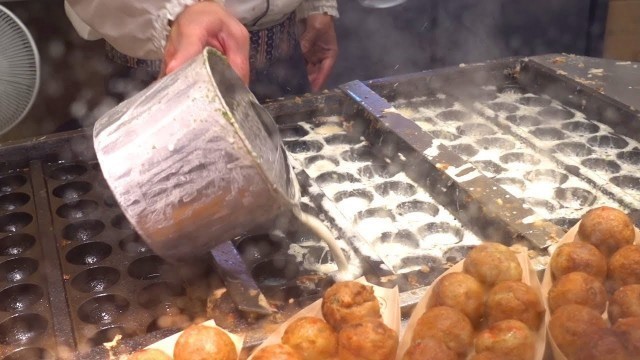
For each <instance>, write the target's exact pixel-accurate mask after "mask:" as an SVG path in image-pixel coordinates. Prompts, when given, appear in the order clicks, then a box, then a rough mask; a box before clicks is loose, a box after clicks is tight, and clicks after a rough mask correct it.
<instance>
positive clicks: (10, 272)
mask: <svg viewBox="0 0 640 360" xmlns="http://www.w3.org/2000/svg"><path fill="white" fill-rule="evenodd" d="M37 270H38V260H35V259H32V258H27V257H19V258H14V259H10V260H7V261H5V262H3V263H0V280H4V281H7V282H20V281H24V280H25V279H27V278H28V277H29V276H31V275H32V274H33V273H35V272H36V271H37Z"/></svg>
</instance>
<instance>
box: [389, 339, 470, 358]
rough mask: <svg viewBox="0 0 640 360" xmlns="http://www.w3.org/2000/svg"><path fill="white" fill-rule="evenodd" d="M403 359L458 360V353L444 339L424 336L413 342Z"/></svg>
mask: <svg viewBox="0 0 640 360" xmlns="http://www.w3.org/2000/svg"><path fill="white" fill-rule="evenodd" d="M402 360H458V355H457V354H456V353H455V352H453V351H451V350H450V349H449V348H448V347H447V346H446V345H445V344H444V343H443V342H442V341H440V340H436V339H434V338H424V339H422V340H420V341H417V342H415V343H413V344H411V346H410V347H409V349H407V352H406V353H404V356H403V357H402Z"/></svg>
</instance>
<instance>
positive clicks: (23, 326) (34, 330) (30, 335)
mask: <svg viewBox="0 0 640 360" xmlns="http://www.w3.org/2000/svg"><path fill="white" fill-rule="evenodd" d="M48 326H49V322H48V321H47V319H45V318H44V316H42V315H39V314H20V315H15V316H12V317H10V318H8V319H6V320H5V321H3V322H1V323H0V344H3V345H17V344H26V343H32V342H35V341H36V340H38V339H39V338H41V337H42V335H44V333H45V332H46V331H47V327H48Z"/></svg>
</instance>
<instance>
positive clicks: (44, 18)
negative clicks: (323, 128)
mask: <svg viewBox="0 0 640 360" xmlns="http://www.w3.org/2000/svg"><path fill="white" fill-rule="evenodd" d="M0 3H1V4H2V5H3V6H5V7H7V8H8V9H9V10H10V11H12V12H13V13H14V14H15V15H16V16H17V17H18V18H19V19H20V20H21V21H23V22H24V23H25V25H26V26H27V28H28V29H29V31H30V32H31V34H32V36H33V38H34V40H35V42H36V44H37V46H38V49H39V51H40V56H41V69H42V73H41V75H42V76H41V87H40V91H39V93H38V97H37V99H36V102H35V103H34V105H33V107H32V109H31V111H30V112H29V114H28V115H27V117H26V118H25V119H24V120H23V121H22V122H21V123H20V124H18V125H17V126H16V127H15V128H13V129H12V130H11V131H10V132H8V133H6V134H4V135H2V136H0V141H8V140H15V139H22V138H25V137H32V136H40V135H44V134H50V133H52V132H57V131H64V130H69V129H71V128H73V127H74V126H77V124H80V125H82V126H85V127H90V126H91V125H92V124H93V122H94V121H95V120H96V119H97V118H98V117H99V116H100V115H102V114H103V113H104V112H105V111H107V110H108V109H110V108H112V107H113V106H115V105H116V104H117V103H118V102H120V101H121V100H122V99H124V98H125V97H127V96H129V95H131V94H134V93H136V92H137V91H139V90H140V89H141V88H142V86H143V85H141V84H143V83H144V81H146V80H149V76H148V75H147V74H146V73H144V72H134V73H131V72H130V71H129V70H128V69H125V68H123V67H121V66H119V65H116V64H113V63H111V62H110V61H108V60H107V59H105V51H104V42H103V41H95V42H89V41H85V40H83V39H81V38H80V37H78V35H77V34H76V32H75V30H74V29H73V27H72V26H71V24H70V23H69V21H68V20H67V17H66V16H65V13H64V8H63V1H62V0H51V1H48V0H19V1H1V0H0ZM338 3H339V8H340V14H341V16H340V18H339V19H338V20H337V32H338V41H339V46H340V55H339V58H338V62H337V64H336V66H335V69H334V72H333V75H332V77H331V79H330V81H329V84H328V87H329V88H333V87H335V86H337V85H339V84H342V83H345V82H348V81H351V80H355V79H358V80H369V79H374V78H380V77H386V76H391V75H396V74H406V73H411V72H416V71H422V70H428V69H434V68H439V67H446V66H452V65H457V64H460V63H472V62H480V61H485V60H490V59H497V58H503V57H508V56H530V55H539V54H546V53H571V54H576V55H586V56H593V57H607V58H615V59H619V60H635V61H640V41H638V38H639V36H640V22H639V20H638V19H640V0H611V1H603V0H540V1H524V0H407V1H406V2H405V3H403V4H401V5H398V6H395V7H392V8H387V9H370V8H365V7H363V6H362V5H361V4H360V3H359V2H358V1H355V0H340V1H339V2H338Z"/></svg>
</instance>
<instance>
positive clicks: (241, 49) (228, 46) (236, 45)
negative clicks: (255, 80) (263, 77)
mask: <svg viewBox="0 0 640 360" xmlns="http://www.w3.org/2000/svg"><path fill="white" fill-rule="evenodd" d="M221 43H222V47H223V50H222V53H224V54H225V56H226V57H227V61H229V65H231V68H233V70H235V72H236V73H237V74H238V76H240V78H241V79H242V81H243V82H244V83H245V85H249V51H250V40H249V32H248V31H247V30H246V28H245V27H244V26H242V27H237V28H233V29H230V30H229V32H228V34H226V33H224V34H222V36H221Z"/></svg>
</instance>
